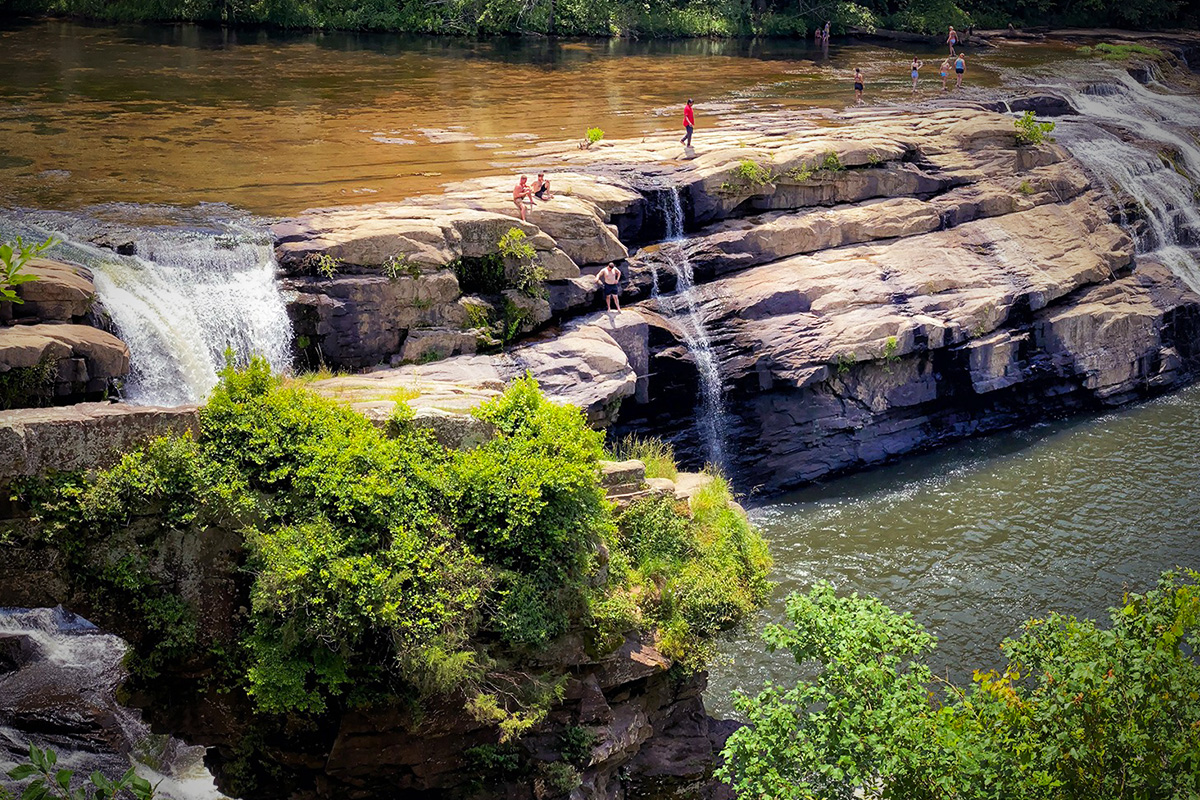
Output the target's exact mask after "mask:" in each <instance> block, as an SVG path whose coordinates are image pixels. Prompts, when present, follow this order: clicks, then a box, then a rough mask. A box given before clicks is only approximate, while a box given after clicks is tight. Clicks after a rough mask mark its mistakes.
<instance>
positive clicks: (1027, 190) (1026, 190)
mask: <svg viewBox="0 0 1200 800" xmlns="http://www.w3.org/2000/svg"><path fill="white" fill-rule="evenodd" d="M1017 191H1018V192H1020V193H1021V194H1023V195H1031V194H1033V184H1032V183H1030V182H1029V181H1028V180H1023V181H1021V185H1020V186H1018V187H1017Z"/></svg>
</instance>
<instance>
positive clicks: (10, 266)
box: [0, 236, 58, 305]
mask: <svg viewBox="0 0 1200 800" xmlns="http://www.w3.org/2000/svg"><path fill="white" fill-rule="evenodd" d="M57 244H58V240H57V239H55V238H54V237H53V236H52V237H50V238H49V239H47V240H46V241H44V242H42V243H41V244H36V243H34V242H26V241H25V240H24V239H22V238H21V237H20V236H18V237H16V238H15V239H13V240H12V241H9V242H4V243H3V244H0V303H16V304H17V305H22V304H24V303H25V301H24V300H22V299H21V297H20V296H19V295H18V294H17V292H16V290H15V288H14V287H17V286H20V285H21V284H22V283H29V282H30V281H36V280H37V279H38V276H37V275H30V274H29V273H27V272H25V266H26V265H27V264H28V263H29V262H30V261H32V260H33V259H35V258H37V257H38V256H39V255H41V254H42V253H44V252H46V251H47V250H49V249H50V248H52V247H54V246H55V245H57Z"/></svg>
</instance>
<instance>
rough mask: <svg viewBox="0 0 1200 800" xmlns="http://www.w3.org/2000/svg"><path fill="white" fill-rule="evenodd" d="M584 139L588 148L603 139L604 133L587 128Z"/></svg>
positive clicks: (597, 129) (596, 129)
mask: <svg viewBox="0 0 1200 800" xmlns="http://www.w3.org/2000/svg"><path fill="white" fill-rule="evenodd" d="M584 138H585V139H586V140H587V143H588V146H589V147H590V146H591V145H594V144H595V143H596V142H598V141H600V140H601V139H603V138H604V131H602V130H600V129H599V128H588V129H587V134H586V136H585V137H584Z"/></svg>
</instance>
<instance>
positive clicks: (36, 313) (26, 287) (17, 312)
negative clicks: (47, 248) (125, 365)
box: [0, 258, 96, 322]
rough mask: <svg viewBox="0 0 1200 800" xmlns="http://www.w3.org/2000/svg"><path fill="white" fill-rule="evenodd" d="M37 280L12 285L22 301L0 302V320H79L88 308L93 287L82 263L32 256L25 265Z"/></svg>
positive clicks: (87, 312) (92, 297) (90, 303)
mask: <svg viewBox="0 0 1200 800" xmlns="http://www.w3.org/2000/svg"><path fill="white" fill-rule="evenodd" d="M25 272H26V273H27V274H29V275H35V276H37V280H35V281H30V282H28V283H22V284H20V285H19V286H17V287H16V290H15V291H16V293H17V296H18V297H20V298H21V299H22V300H24V301H25V302H24V303H21V304H17V303H0V322H4V321H8V320H12V319H19V320H21V321H22V322H25V321H32V322H79V321H81V320H82V318H83V317H85V316H86V315H87V314H89V313H90V312H91V310H92V304H93V303H94V302H95V300H96V287H95V286H94V285H93V284H92V276H91V273H90V272H88V271H87V270H86V269H84V268H83V267H76V266H72V265H71V264H64V263H62V262H61V261H54V260H52V259H48V258H35V259H33V260H32V261H30V262H29V264H27V265H26V267H25Z"/></svg>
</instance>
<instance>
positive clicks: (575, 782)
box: [539, 761, 583, 797]
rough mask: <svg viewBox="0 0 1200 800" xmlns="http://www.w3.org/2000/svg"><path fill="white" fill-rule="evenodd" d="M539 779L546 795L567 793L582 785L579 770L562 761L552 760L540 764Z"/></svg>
mask: <svg viewBox="0 0 1200 800" xmlns="http://www.w3.org/2000/svg"><path fill="white" fill-rule="evenodd" d="M539 766H540V768H541V769H540V772H541V780H542V781H543V783H544V785H545V787H546V791H547V793H548V796H550V797H559V796H563V795H567V794H569V793H570V792H573V791H574V790H575V789H578V788H579V787H580V786H582V785H583V779H582V777H581V776H580V774H579V770H577V769H575V767H573V766H571V765H570V764H567V763H564V762H562V761H552V762H550V763H545V764H541V765H539Z"/></svg>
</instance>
